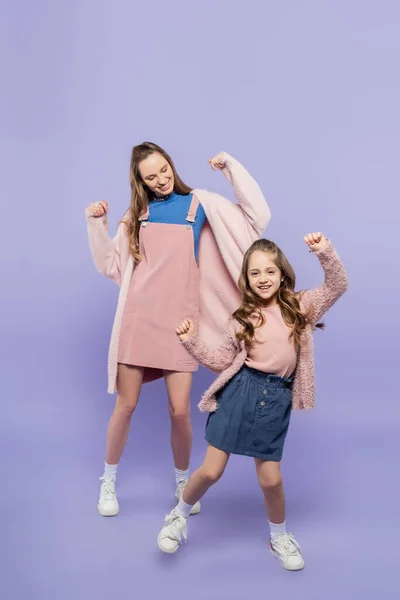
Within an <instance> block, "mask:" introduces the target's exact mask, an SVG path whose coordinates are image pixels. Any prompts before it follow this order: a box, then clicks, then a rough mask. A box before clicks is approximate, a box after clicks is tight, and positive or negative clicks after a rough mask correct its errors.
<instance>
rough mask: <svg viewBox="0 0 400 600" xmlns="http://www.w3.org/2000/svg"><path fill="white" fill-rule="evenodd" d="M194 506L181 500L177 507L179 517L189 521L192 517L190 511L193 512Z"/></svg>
mask: <svg viewBox="0 0 400 600" xmlns="http://www.w3.org/2000/svg"><path fill="white" fill-rule="evenodd" d="M193 506H194V504H186V502H184V501H183V500H182V498H181V499H180V500H179V502H178V504H177V505H176V507H175V510H176V512H177V513H178V515H180V516H181V517H184V518H185V519H187V518H188V516H189V515H190V511H191V510H192V508H193Z"/></svg>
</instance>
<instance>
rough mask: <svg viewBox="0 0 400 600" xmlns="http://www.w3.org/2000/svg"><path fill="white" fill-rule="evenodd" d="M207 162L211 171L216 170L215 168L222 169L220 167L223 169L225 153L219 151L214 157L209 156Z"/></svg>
mask: <svg viewBox="0 0 400 600" xmlns="http://www.w3.org/2000/svg"><path fill="white" fill-rule="evenodd" d="M208 162H209V163H210V165H211V168H212V170H213V171H216V170H217V169H219V170H220V171H222V169H224V168H225V165H226V158H225V153H224V152H220V153H219V154H217V156H214V158H209V159H208Z"/></svg>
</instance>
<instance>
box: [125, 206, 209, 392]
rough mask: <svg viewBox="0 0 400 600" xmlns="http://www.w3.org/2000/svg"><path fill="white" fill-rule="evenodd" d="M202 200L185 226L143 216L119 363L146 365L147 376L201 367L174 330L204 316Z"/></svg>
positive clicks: (145, 379) (194, 208) (127, 301)
mask: <svg viewBox="0 0 400 600" xmlns="http://www.w3.org/2000/svg"><path fill="white" fill-rule="evenodd" d="M198 206H199V201H198V199H197V198H196V197H195V196H193V199H192V202H191V204H190V207H189V212H188V214H187V216H186V225H175V224H170V223H151V222H149V221H148V218H149V209H148V208H147V212H146V213H145V214H144V215H142V216H141V217H140V219H139V220H140V221H141V227H140V232H139V252H140V256H141V257H142V260H141V261H140V262H139V263H138V264H137V265H136V267H135V270H134V272H133V275H132V279H131V282H130V286H129V291H128V296H127V300H126V305H125V310H124V315H123V319H122V326H121V334H120V341H119V349H118V362H119V363H122V364H128V365H135V366H138V367H145V372H144V377H143V381H151V380H153V379H156V378H158V377H160V376H162V371H164V370H168V371H180V372H189V373H191V372H194V371H197V368H198V364H197V362H196V361H195V360H194V359H193V358H192V357H191V356H190V355H189V354H188V353H187V352H186V350H185V348H184V347H183V346H182V344H181V343H180V341H179V338H178V337H177V335H176V333H175V330H176V328H177V326H178V325H179V323H180V322H181V321H182V320H183V319H185V318H186V317H189V318H191V319H193V320H194V321H195V322H197V321H198V315H199V269H198V266H197V262H196V259H195V253H194V235H193V229H192V224H193V223H194V221H195V218H196V213H197V208H198Z"/></svg>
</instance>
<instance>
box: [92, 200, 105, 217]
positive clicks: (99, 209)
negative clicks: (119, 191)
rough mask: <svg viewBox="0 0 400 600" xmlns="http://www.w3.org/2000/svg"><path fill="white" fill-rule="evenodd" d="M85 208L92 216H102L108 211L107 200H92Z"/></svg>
mask: <svg viewBox="0 0 400 600" xmlns="http://www.w3.org/2000/svg"><path fill="white" fill-rule="evenodd" d="M87 210H88V211H89V213H90V214H91V216H92V217H103V216H104V215H105V214H106V213H107V212H108V202H93V203H92V204H90V205H89V206H88V209H87Z"/></svg>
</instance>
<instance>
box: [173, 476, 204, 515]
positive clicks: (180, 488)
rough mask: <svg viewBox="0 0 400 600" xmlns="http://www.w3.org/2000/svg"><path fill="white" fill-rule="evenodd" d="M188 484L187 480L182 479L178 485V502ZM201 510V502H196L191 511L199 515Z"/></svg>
mask: <svg viewBox="0 0 400 600" xmlns="http://www.w3.org/2000/svg"><path fill="white" fill-rule="evenodd" d="M186 485H187V481H181V482H180V483H179V484H178V487H177V488H176V492H175V499H176V500H177V501H178V502H179V500H180V499H181V498H182V494H183V490H184V489H185V487H186ZM200 510H201V506H200V502H196V504H194V505H193V508H192V510H191V511H190V514H191V515H198V514H199V512H200Z"/></svg>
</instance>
